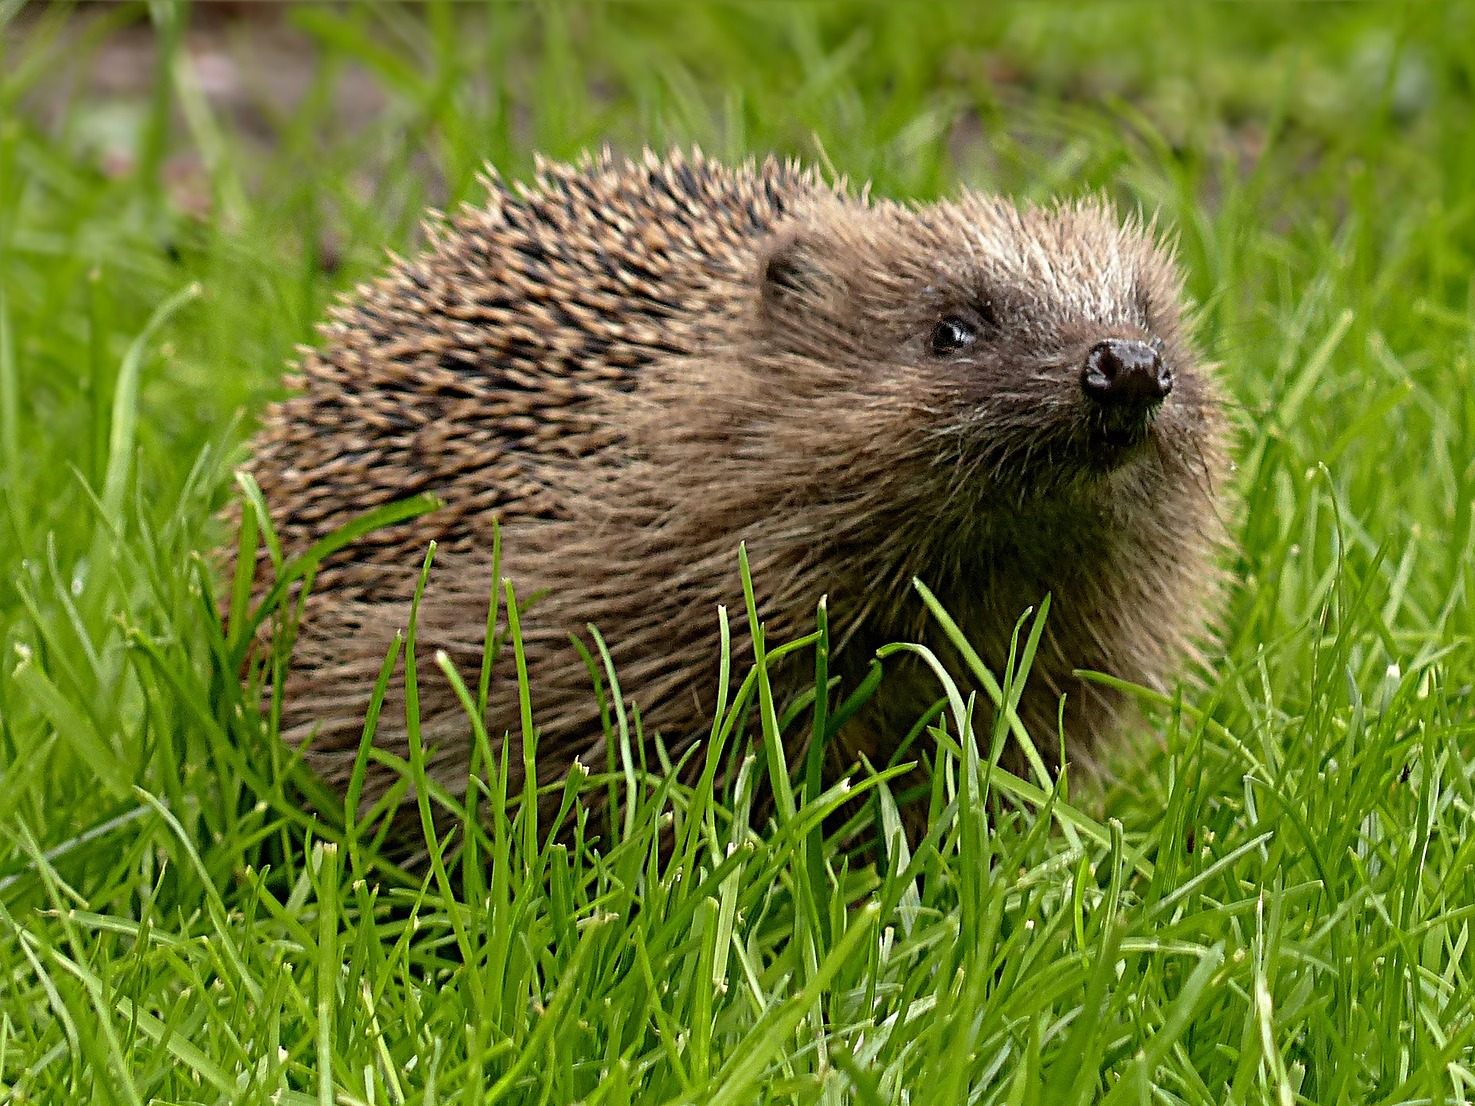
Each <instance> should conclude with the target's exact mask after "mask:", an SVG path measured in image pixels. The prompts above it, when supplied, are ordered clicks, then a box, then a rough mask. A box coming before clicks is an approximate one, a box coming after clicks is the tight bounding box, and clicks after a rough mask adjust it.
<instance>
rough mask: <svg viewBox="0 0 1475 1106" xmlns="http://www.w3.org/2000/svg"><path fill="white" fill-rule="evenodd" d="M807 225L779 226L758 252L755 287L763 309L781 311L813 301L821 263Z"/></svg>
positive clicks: (822, 267)
mask: <svg viewBox="0 0 1475 1106" xmlns="http://www.w3.org/2000/svg"><path fill="white" fill-rule="evenodd" d="M811 233H812V232H811V231H810V230H809V228H807V227H802V226H797V225H794V224H790V225H788V226H785V227H781V228H779V229H778V230H777V231H775V232H774V233H773V235H772V236H771V237H770V238H769V239H768V241H767V242H766V243H765V244H764V247H763V249H762V251H760V253H759V255H758V290H759V294H760V295H761V296H762V299H763V306H764V309H765V310H767V311H770V312H773V313H775V314H781V313H782V312H783V311H784V310H785V309H786V308H788V307H789V306H791V305H793V304H795V303H799V302H805V301H807V302H813V299H814V295H815V293H816V292H817V291H818V290H819V289H820V287H821V285H822V283H823V280H824V275H825V273H824V266H823V265H822V264H821V262H820V260H819V257H818V256H817V253H816V250H815V248H814V246H815V244H814V242H813V241H812V240H811Z"/></svg>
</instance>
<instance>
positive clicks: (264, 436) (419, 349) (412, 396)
mask: <svg viewBox="0 0 1475 1106" xmlns="http://www.w3.org/2000/svg"><path fill="white" fill-rule="evenodd" d="M488 191H489V198H488V201H487V203H486V204H485V205H484V206H482V207H467V208H464V209H463V210H462V211H461V212H460V213H458V214H457V215H456V216H455V217H454V219H452V220H450V221H448V222H437V223H434V224H431V225H430V226H428V227H427V231H428V233H429V236H430V239H431V242H430V246H429V248H428V249H427V250H426V251H425V252H424V253H422V254H421V255H419V256H418V257H416V258H415V259H413V260H409V261H398V260H397V261H396V262H395V263H394V265H393V267H392V268H391V269H390V270H389V272H388V273H387V274H386V275H385V276H383V277H381V278H380V279H378V280H377V281H375V282H373V283H372V284H367V285H364V286H361V287H360V288H358V289H357V290H356V291H355V292H354V294H353V295H351V296H349V297H347V298H345V299H344V301H343V302H341V303H340V304H339V305H338V306H337V307H335V308H334V309H333V311H332V313H331V321H330V322H329V323H328V324H327V325H326V326H324V328H323V338H324V343H323V345H322V348H320V349H317V350H314V351H310V352H308V353H306V354H305V356H304V359H303V362H302V366H301V376H300V383H301V391H300V393H299V394H297V395H295V396H293V397H292V398H290V399H288V400H286V401H284V402H282V403H280V404H277V405H276V406H274V407H273V408H272V409H271V411H270V412H269V413H268V415H267V417H266V419H265V421H264V424H263V427H262V430H261V433H260V434H259V435H258V437H257V440H256V442H255V450H254V453H255V457H254V460H253V462H252V464H251V469H252V472H253V474H254V475H255V477H256V479H257V481H258V482H259V483H260V484H261V487H262V490H263V492H264V493H265V495H266V499H267V502H268V505H269V506H270V509H271V512H272V516H273V519H274V522H275V524H276V526H277V528H278V531H279V534H280V536H281V538H282V543H283V546H284V549H285V551H286V552H287V553H288V555H290V554H292V553H294V552H300V551H302V550H305V549H306V548H307V547H308V546H309V545H311V544H312V542H314V541H316V540H318V539H320V538H322V537H324V536H326V535H327V534H329V533H331V532H332V531H334V530H336V529H337V528H339V527H341V526H343V525H344V524H346V523H348V522H350V521H352V520H353V519H354V518H355V517H357V516H359V515H362V514H363V513H365V512H367V511H369V510H372V509H373V508H375V507H378V506H382V505H384V504H387V503H391V502H394V501H396V500H400V499H405V498H408V497H410V496H414V495H417V494H420V493H425V492H429V493H434V494H436V495H438V496H440V497H441V498H442V499H443V500H445V502H446V506H445V507H444V508H443V509H441V510H440V511H437V512H435V514H434V515H433V516H430V517H429V518H426V519H421V520H419V521H417V522H416V523H413V524H406V525H403V526H400V527H396V528H392V529H390V530H388V531H384V532H380V533H378V534H375V535H373V536H371V537H370V538H367V539H364V540H362V541H360V542H358V543H357V544H356V545H355V546H353V547H352V548H351V549H349V550H345V551H344V552H343V553H342V554H340V555H338V556H337V557H335V559H334V560H333V561H332V562H331V563H330V564H328V565H326V566H325V568H324V570H323V572H322V573H321V575H320V577H319V580H318V584H317V587H318V589H319V591H320V592H333V593H334V594H335V596H336V598H337V599H338V600H341V601H344V602H349V601H358V600H363V599H366V598H372V597H374V596H375V594H376V593H379V592H382V591H383V590H384V588H385V587H386V586H388V587H390V588H391V589H392V590H393V591H394V592H395V593H396V594H397V593H398V592H399V591H401V590H402V588H403V580H404V573H405V571H407V566H413V564H414V563H415V561H416V560H417V559H418V557H419V556H420V555H421V554H422V553H423V549H424V546H425V543H426V542H427V541H428V540H429V539H430V538H436V539H437V540H438V541H439V542H440V544H441V547H442V549H443V551H445V552H447V553H453V552H456V551H460V550H464V549H469V548H470V547H472V546H476V545H480V544H484V543H485V542H487V541H488V539H489V534H490V527H491V522H492V518H493V517H494V516H496V517H498V518H500V519H502V520H504V521H507V520H511V519H516V518H520V517H531V518H557V517H563V514H564V504H563V502H562V500H561V497H560V494H559V480H558V473H559V471H560V470H562V469H565V468H567V467H568V466H572V465H580V464H587V463H590V462H591V461H592V460H593V459H594V458H595V456H596V455H598V454H599V453H600V452H601V451H602V450H604V449H606V448H608V446H609V445H610V444H611V443H612V441H614V440H615V439H616V438H617V437H618V429H617V428H616V427H613V426H611V425H609V423H608V420H607V419H606V418H604V412H605V410H606V409H607V406H608V405H607V402H604V400H606V399H607V394H608V392H610V391H611V390H614V391H622V390H628V389H630V388H631V387H633V386H634V384H635V382H636V380H637V379H638V372H639V370H640V369H641V367H642V366H644V365H646V364H648V363H650V362H651V361H653V360H655V359H657V358H661V357H666V356H680V355H686V354H691V353H694V352H698V351H699V350H700V349H701V348H702V347H703V346H704V344H707V343H709V342H712V341H714V340H719V339H720V337H721V335H722V334H723V333H724V332H726V331H727V330H728V329H729V328H730V327H731V325H732V324H733V323H734V321H735V320H736V318H737V316H738V314H739V313H740V312H741V311H742V310H743V306H742V300H741V297H737V296H734V295H733V294H732V289H733V282H734V281H735V280H741V279H745V278H746V276H747V274H748V272H749V270H750V269H751V266H752V263H753V253H754V248H755V243H756V242H757V241H758V240H760V239H761V238H762V237H763V235H764V234H765V232H766V231H767V230H768V229H770V228H771V227H772V226H773V225H774V224H775V223H777V222H778V221H779V220H781V219H782V218H783V217H784V215H785V214H786V213H787V212H788V211H790V210H791V209H792V208H794V207H795V206H797V205H800V204H802V203H803V202H804V201H805V200H806V199H807V198H811V197H813V196H815V195H816V194H819V193H829V194H833V193H834V191H835V189H833V188H832V187H831V186H829V185H826V184H824V183H822V182H821V181H820V180H819V178H818V177H817V176H816V174H815V173H814V172H813V171H812V170H807V169H802V168H800V167H799V166H797V165H796V164H794V163H781V162H778V161H775V160H773V159H770V160H768V161H766V162H764V163H762V164H761V165H754V164H752V163H749V164H748V165H746V166H742V167H739V168H736V169H733V168H728V167H725V166H722V165H720V164H717V163H715V162H712V161H708V160H706V159H704V158H702V157H701V156H700V155H699V154H698V155H693V156H691V157H683V156H682V155H680V154H677V153H672V154H670V155H668V156H666V157H664V158H660V157H657V156H655V155H654V154H652V153H649V152H647V153H646V154H645V156H644V157H643V158H642V159H641V160H640V161H638V162H637V161H630V160H626V159H621V158H615V157H612V156H611V155H609V154H608V153H605V154H602V155H600V156H599V157H597V158H585V159H584V160H583V161H581V162H580V163H578V164H577V165H566V164H560V163H551V162H541V163H540V164H539V166H538V171H537V174H536V178H535V180H534V182H533V183H532V184H531V185H530V186H527V187H523V186H517V187H514V188H509V187H507V186H505V185H504V184H502V183H501V181H500V180H498V179H497V178H495V177H491V178H490V179H489V180H488Z"/></svg>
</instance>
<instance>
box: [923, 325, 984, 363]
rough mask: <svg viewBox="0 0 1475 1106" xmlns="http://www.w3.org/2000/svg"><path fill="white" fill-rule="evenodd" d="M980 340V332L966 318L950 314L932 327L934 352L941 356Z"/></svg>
mask: <svg viewBox="0 0 1475 1106" xmlns="http://www.w3.org/2000/svg"><path fill="white" fill-rule="evenodd" d="M977 340H978V332H977V331H976V330H975V329H974V328H973V326H972V324H971V323H969V322H968V321H967V320H966V319H960V318H958V316H956V315H949V316H947V317H946V318H944V319H942V320H940V321H939V322H938V324H937V325H936V326H935V327H933V328H932V352H933V353H935V354H937V356H939V357H943V356H946V355H947V354H949V353H957V352H958V350H960V349H967V348H968V347H969V346H971V345H972V344H973V343H974V342H976V341H977Z"/></svg>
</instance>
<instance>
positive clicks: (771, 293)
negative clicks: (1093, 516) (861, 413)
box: [757, 195, 1219, 496]
mask: <svg viewBox="0 0 1475 1106" xmlns="http://www.w3.org/2000/svg"><path fill="white" fill-rule="evenodd" d="M757 279H758V282H759V285H760V296H759V302H760V305H761V307H760V310H759V311H758V318H759V327H760V341H761V342H764V343H767V344H769V345H770V346H771V347H772V348H775V349H780V350H782V351H783V352H784V353H785V354H786V355H788V356H790V357H794V356H798V357H800V358H802V359H805V360H807V361H809V362H812V363H817V364H824V365H826V366H827V367H828V368H829V373H828V374H827V375H828V376H829V378H831V379H834V380H836V382H837V383H838V384H839V385H841V386H842V387H843V393H842V394H844V395H845V396H847V397H854V396H855V394H856V393H857V391H858V392H859V394H860V396H861V397H862V398H864V399H874V400H875V406H876V409H878V410H882V409H885V405H886V403H887V402H890V403H891V404H892V405H894V406H898V407H904V408H905V409H906V410H907V413H908V414H907V422H906V424H905V425H907V426H909V427H910V428H911V430H913V431H921V432H923V433H924V434H926V435H927V436H928V437H929V439H930V440H931V441H932V443H933V445H934V447H935V448H934V450H932V451H930V453H931V455H932V456H933V457H934V458H935V459H936V460H937V461H938V463H939V464H940V465H942V466H944V467H945V468H947V469H948V470H949V471H950V473H951V475H952V476H953V477H954V478H955V477H956V475H957V474H958V473H960V472H961V473H964V474H966V475H967V476H969V477H977V478H979V479H984V480H988V481H989V482H990V483H991V484H992V485H993V486H995V487H999V486H1001V485H1002V486H1003V487H1004V488H1005V489H1006V490H1007V491H1009V492H1010V493H1012V494H1013V495H1018V496H1029V495H1032V494H1047V493H1049V492H1051V491H1054V490H1057V489H1060V488H1062V487H1066V486H1071V487H1091V486H1096V485H1098V484H1099V483H1100V478H1101V477H1103V476H1107V475H1109V474H1113V473H1117V472H1130V471H1132V470H1133V469H1135V468H1142V467H1143V465H1144V462H1145V461H1148V460H1150V459H1152V458H1157V459H1159V460H1169V461H1174V462H1177V463H1178V464H1179V465H1186V466H1189V467H1193V468H1199V467H1202V464H1203V457H1204V455H1205V452H1206V451H1208V450H1211V449H1213V448H1214V446H1215V442H1216V435H1217V433H1218V426H1219V414H1218V409H1217V407H1218V405H1217V401H1216V397H1215V392H1214V389H1213V385H1212V382H1211V381H1210V380H1209V379H1208V378H1207V376H1206V374H1205V372H1204V370H1203V369H1202V368H1201V366H1200V364H1199V360H1198V356H1197V354H1196V352H1195V350H1194V348H1193V346H1192V343H1191V340H1190V337H1189V335H1188V328H1187V326H1186V325H1185V322H1184V318H1183V302H1182V284H1181V280H1180V277H1179V275H1178V273H1177V271H1176V268H1175V266H1174V264H1173V261H1172V258H1171V256H1170V255H1169V253H1168V252H1167V251H1166V250H1165V249H1164V248H1163V247H1162V246H1161V245H1159V244H1158V242H1157V241H1156V240H1155V239H1154V236H1153V234H1152V232H1151V230H1150V228H1145V227H1143V226H1142V225H1141V224H1140V223H1138V222H1135V221H1132V220H1128V221H1125V222H1124V221H1122V220H1120V219H1118V218H1116V217H1115V216H1114V214H1113V213H1112V212H1111V211H1110V210H1109V209H1108V208H1106V207H1104V206H1102V205H1100V204H1096V203H1091V202H1086V203H1077V204H1071V205H1064V206H1059V207H1053V208H1025V209H1020V208H1016V207H1014V206H1012V205H1011V204H1009V203H1007V202H1005V201H1001V200H997V199H994V198H988V197H982V196H977V195H968V196H966V197H964V198H963V199H962V200H960V201H958V202H956V203H944V204H935V205H930V206H925V207H920V208H915V209H913V208H905V207H901V206H897V205H894V204H885V203H882V204H877V205H873V206H869V207H863V206H861V205H859V204H857V203H854V202H853V201H852V202H849V203H845V202H834V203H830V202H823V203H819V204H817V205H815V206H814V207H813V208H812V209H811V210H809V211H807V212H801V213H798V214H796V215H795V216H794V217H793V218H792V219H791V220H790V221H789V222H788V223H787V224H785V225H784V226H782V227H780V228H778V229H777V230H776V232H775V233H774V235H773V236H772V238H771V239H770V241H769V242H768V244H767V246H766V249H765V250H764V252H763V253H762V255H761V258H760V264H759V266H758V274H757ZM883 432H884V431H883ZM923 452H924V453H925V452H929V451H923ZM1195 458H1197V459H1198V464H1195ZM1154 467H1157V468H1161V466H1154Z"/></svg>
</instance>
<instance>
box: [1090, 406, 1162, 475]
mask: <svg viewBox="0 0 1475 1106" xmlns="http://www.w3.org/2000/svg"><path fill="white" fill-rule="evenodd" d="M1156 419H1157V410H1156V408H1153V409H1152V410H1148V411H1140V412H1133V413H1131V415H1130V416H1127V415H1126V413H1125V412H1123V413H1121V414H1120V415H1117V414H1116V413H1100V414H1098V415H1097V416H1096V417H1095V418H1093V419H1092V420H1091V428H1090V439H1091V455H1092V459H1093V460H1094V461H1095V462H1096V464H1097V466H1098V467H1100V468H1102V469H1104V470H1106V471H1111V470H1112V469H1115V468H1118V467H1119V466H1121V465H1123V464H1125V463H1126V462H1127V461H1129V460H1130V459H1131V458H1132V457H1133V456H1134V455H1135V454H1137V453H1140V452H1141V451H1142V449H1143V447H1144V446H1146V445H1147V442H1148V439H1150V438H1151V437H1152V425H1153V423H1154V422H1155V421H1156Z"/></svg>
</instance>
